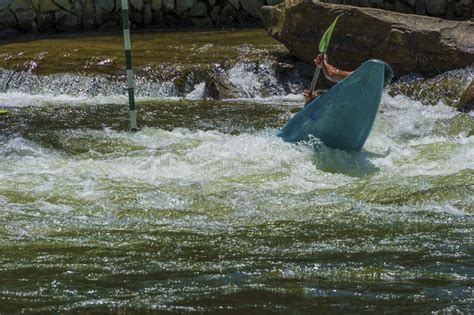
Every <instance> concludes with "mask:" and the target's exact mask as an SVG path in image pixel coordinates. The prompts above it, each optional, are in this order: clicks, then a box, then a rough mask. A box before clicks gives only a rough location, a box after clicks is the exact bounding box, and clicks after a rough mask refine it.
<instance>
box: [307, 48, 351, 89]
mask: <svg viewBox="0 0 474 315" xmlns="http://www.w3.org/2000/svg"><path fill="white" fill-rule="evenodd" d="M314 63H315V64H316V66H318V67H322V69H323V73H324V76H325V77H326V78H327V79H328V80H329V81H332V82H334V83H337V82H339V81H341V80H342V79H344V78H345V77H347V76H349V75H351V74H352V72H353V71H344V70H341V69H338V68H336V67H334V66H333V65H331V64H330V63H329V62H328V55H327V54H325V55H324V59H323V55H322V54H319V55H318V56H317V57H316V59H314Z"/></svg>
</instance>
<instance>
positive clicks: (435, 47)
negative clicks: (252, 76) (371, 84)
mask: <svg viewBox="0 0 474 315" xmlns="http://www.w3.org/2000/svg"><path fill="white" fill-rule="evenodd" d="M340 14H342V17H341V18H340V19H339V22H338V25H337V26H336V29H335V32H334V34H333V38H332V41H331V45H330V49H329V54H330V61H331V62H332V63H334V64H335V65H337V66H339V67H341V68H344V69H355V68H356V67H358V66H359V65H360V64H361V63H362V62H363V61H365V60H367V59H370V58H379V59H383V60H385V61H387V62H388V63H390V64H391V65H392V66H393V67H394V69H395V74H396V75H397V76H401V75H405V74H409V73H420V74H423V75H428V76H432V75H435V74H438V73H441V72H445V71H447V70H452V69H457V68H465V67H467V66H468V65H471V64H474V23H473V22H457V21H447V20H441V19H438V18H433V17H426V16H416V15H411V14H402V13H395V12H389V11H383V10H379V9H372V8H360V7H353V6H347V5H335V4H327V3H320V2H317V1H314V2H311V1H305V0H294V1H286V2H285V3H282V4H280V5H277V6H265V7H263V8H262V12H261V16H262V21H263V24H264V26H265V27H266V29H267V31H268V33H269V34H270V35H271V36H273V37H274V38H276V39H277V40H279V41H280V42H282V43H283V44H285V45H286V47H288V49H289V51H290V53H291V54H293V55H295V56H296V57H297V58H298V59H300V60H302V61H304V62H307V63H312V62H313V59H314V57H315V56H316V54H317V53H318V47H319V41H320V39H321V36H322V34H323V33H324V31H325V30H326V28H327V27H328V26H329V25H330V24H331V22H332V21H333V20H334V19H335V18H336V16H338V15H340Z"/></svg>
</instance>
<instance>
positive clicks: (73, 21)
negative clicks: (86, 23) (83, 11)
mask: <svg viewBox="0 0 474 315" xmlns="http://www.w3.org/2000/svg"><path fill="white" fill-rule="evenodd" d="M55 20H56V28H57V29H58V30H59V31H63V32H67V31H77V30H79V29H80V27H81V20H80V19H79V18H78V17H77V16H75V15H72V14H71V13H69V12H65V11H58V12H56V13H55Z"/></svg>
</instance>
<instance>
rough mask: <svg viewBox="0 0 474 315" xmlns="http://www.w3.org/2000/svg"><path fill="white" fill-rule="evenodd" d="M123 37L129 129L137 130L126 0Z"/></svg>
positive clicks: (123, 2) (126, 0) (124, 3)
mask: <svg viewBox="0 0 474 315" xmlns="http://www.w3.org/2000/svg"><path fill="white" fill-rule="evenodd" d="M122 19H123V39H124V45H125V62H126V63H127V90H128V106H129V110H130V125H131V131H137V108H136V106H135V88H134V84H133V67H132V41H131V40H130V20H129V14H128V0H122Z"/></svg>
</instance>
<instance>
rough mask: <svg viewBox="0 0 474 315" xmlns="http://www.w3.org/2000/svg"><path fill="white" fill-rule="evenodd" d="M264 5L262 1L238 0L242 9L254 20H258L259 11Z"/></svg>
mask: <svg viewBox="0 0 474 315" xmlns="http://www.w3.org/2000/svg"><path fill="white" fill-rule="evenodd" d="M264 4H265V1H264V0H240V5H242V8H243V9H244V10H245V11H246V12H247V13H248V14H250V15H251V16H253V17H255V18H260V9H261V8H262V6H263V5H264Z"/></svg>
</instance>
